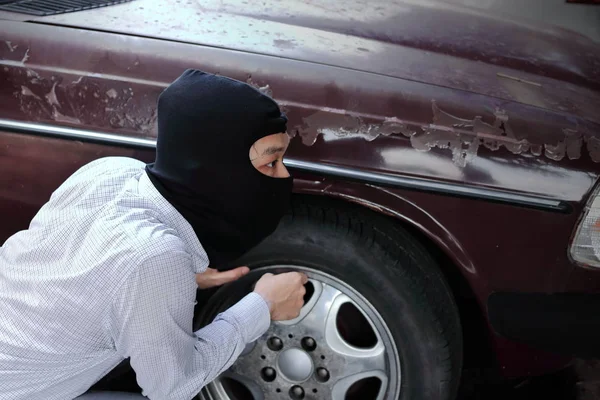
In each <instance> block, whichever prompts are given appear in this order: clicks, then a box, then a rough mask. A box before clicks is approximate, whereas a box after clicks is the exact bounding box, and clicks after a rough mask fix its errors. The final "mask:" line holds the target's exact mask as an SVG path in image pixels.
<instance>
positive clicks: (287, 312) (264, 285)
mask: <svg viewBox="0 0 600 400" xmlns="http://www.w3.org/2000/svg"><path fill="white" fill-rule="evenodd" d="M306 282H308V277H307V276H306V274H303V273H300V272H287V273H284V274H279V275H273V274H264V275H263V276H262V278H260V279H259V280H258V282H256V286H255V287H254V292H255V293H258V294H259V295H261V296H262V298H263V299H265V301H266V302H267V304H269V309H270V311H271V319H272V320H273V321H285V320H290V319H294V318H296V317H297V316H298V315H300V309H301V308H302V306H303V305H304V294H305V293H306V289H305V288H304V285H305V284H306Z"/></svg>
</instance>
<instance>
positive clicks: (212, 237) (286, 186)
mask: <svg viewBox="0 0 600 400" xmlns="http://www.w3.org/2000/svg"><path fill="white" fill-rule="evenodd" d="M286 124H287V118H286V116H285V115H284V114H283V113H282V112H281V111H280V109H279V106H278V105H277V103H276V102H275V101H274V100H273V99H271V98H270V97H268V96H266V95H265V94H263V93H261V92H259V91H258V90H256V89H255V88H253V87H251V86H250V85H248V84H246V83H242V82H239V81H236V80H233V79H230V78H227V77H223V76H217V75H212V74H208V73H205V72H202V71H198V70H191V69H190V70H186V71H185V72H184V73H183V74H182V75H181V76H180V77H179V78H178V79H177V80H175V82H173V83H172V84H171V85H170V86H169V87H168V88H166V89H165V90H164V91H163V93H161V95H160V96H159V100H158V141H157V149H156V160H155V162H154V163H152V164H149V165H148V166H147V167H146V171H147V173H148V176H149V177H150V180H151V181H152V183H153V184H154V186H155V187H156V188H157V190H158V191H159V192H160V193H161V195H162V196H163V197H164V198H165V199H166V200H167V201H169V203H171V204H172V205H173V206H174V207H175V209H177V211H179V213H180V214H181V215H182V216H183V217H184V218H185V219H186V220H187V221H188V222H189V223H190V225H191V226H192V228H193V229H194V232H195V233H196V235H197V236H198V240H199V241H200V243H201V244H202V246H203V247H204V250H205V251H206V253H207V255H208V257H209V261H210V265H211V267H213V268H227V267H229V266H230V265H229V264H230V263H231V262H232V261H235V259H237V258H239V257H240V256H241V255H243V254H244V253H246V252H247V251H249V250H250V249H252V248H253V247H254V246H256V245H257V244H258V243H260V242H261V241H262V240H263V239H265V238H266V237H267V236H269V235H270V234H271V233H272V232H273V231H274V230H275V228H276V227H277V225H278V223H279V221H280V220H281V218H282V217H283V215H284V214H285V212H286V210H287V208H288V206H289V202H290V196H291V191H292V178H291V177H290V178H273V177H269V176H266V175H263V174H262V173H260V172H259V171H257V170H256V168H254V166H253V165H252V163H251V161H250V160H249V157H248V154H249V150H250V148H251V146H252V145H253V144H254V143H255V142H256V141H257V140H259V139H261V138H263V137H265V136H269V135H272V134H274V133H284V132H285V131H286Z"/></svg>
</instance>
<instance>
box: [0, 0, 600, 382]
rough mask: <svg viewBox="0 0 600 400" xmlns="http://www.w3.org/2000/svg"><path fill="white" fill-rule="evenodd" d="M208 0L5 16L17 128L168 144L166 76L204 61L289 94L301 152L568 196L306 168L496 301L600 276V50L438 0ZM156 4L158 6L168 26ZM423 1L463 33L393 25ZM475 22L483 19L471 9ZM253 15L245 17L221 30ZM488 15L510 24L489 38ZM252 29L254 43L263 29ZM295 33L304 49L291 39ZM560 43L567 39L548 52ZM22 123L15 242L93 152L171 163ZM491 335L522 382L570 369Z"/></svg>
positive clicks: (11, 138) (6, 108)
mask: <svg viewBox="0 0 600 400" xmlns="http://www.w3.org/2000/svg"><path fill="white" fill-rule="evenodd" d="M190 4H191V3H190ZM198 4H199V3H194V4H193V9H194V10H198V7H200V6H198ZM202 4H203V5H202V7H204V8H205V9H200V10H199V11H194V12H192V10H191V9H189V8H185V7H188V6H185V7H184V6H179V5H176V4H175V3H174V2H171V1H166V2H150V1H146V0H140V1H136V2H132V3H128V4H126V5H120V6H115V7H108V8H105V9H99V10H94V11H88V12H81V13H73V14H64V15H59V16H55V17H44V18H41V19H39V18H29V17H28V18H27V19H33V20H35V23H32V22H21V21H19V19H25V18H24V17H23V16H17V15H15V14H9V13H0V37H2V38H3V40H4V43H2V42H0V126H2V120H6V121H21V122H28V123H33V124H40V126H43V125H52V126H62V127H66V128H68V129H81V130H85V131H87V132H106V133H110V134H113V135H117V136H122V137H135V138H141V139H148V140H150V141H152V140H154V139H155V138H156V134H157V132H156V99H157V96H158V95H159V93H160V92H161V91H162V90H163V88H164V87H165V86H167V85H168V84H169V83H170V82H171V81H172V80H174V79H175V78H176V77H177V76H178V75H179V74H181V72H183V70H184V69H185V68H199V69H203V70H205V71H208V72H213V73H220V74H223V75H226V76H230V77H232V78H235V79H240V80H242V81H246V82H248V83H250V84H252V85H254V86H256V87H257V88H260V89H261V90H263V91H265V92H267V93H269V94H272V95H273V96H274V98H275V99H276V100H278V102H280V103H281V104H282V106H283V108H284V109H285V111H286V112H287V113H288V115H289V118H290V122H289V124H288V127H289V133H291V134H292V135H294V136H295V138H294V139H293V140H292V143H291V146H290V149H289V153H288V157H289V158H291V159H294V160H299V161H301V162H310V163H313V164H315V165H322V166H335V167H338V168H352V169H354V170H360V171H365V172H368V173H371V174H386V176H393V177H399V178H402V179H406V180H411V179H413V180H416V179H419V180H421V182H425V183H426V184H427V183H433V182H437V183H443V184H445V185H450V186H454V187H460V188H464V187H466V188H477V189H483V190H489V191H492V192H495V193H500V194H507V195H508V194H513V195H527V196H531V197H532V198H534V199H535V198H538V199H540V201H542V200H548V201H550V200H557V201H560V202H563V203H565V204H566V205H568V209H565V210H563V212H559V211H556V210H554V211H552V210H544V209H535V208H530V207H522V206H518V205H516V204H507V203H506V202H504V203H502V202H490V201H484V200H482V199H477V198H476V197H477V196H475V198H472V197H473V196H472V197H471V198H469V197H468V196H467V197H465V196H456V195H452V196H448V195H443V194H442V193H440V192H439V191H438V192H437V193H432V192H430V191H427V190H411V189H408V188H406V187H401V186H398V185H396V186H395V185H388V186H385V185H378V184H369V183H365V182H355V181H351V180H347V179H343V178H341V177H332V176H328V175H326V174H319V173H317V172H306V171H297V172H296V173H295V177H296V185H295V190H296V192H297V193H304V194H312V195H319V196H328V197H332V198H337V199H341V200H343V201H349V202H353V203H356V204H359V205H361V206H363V207H367V208H370V209H372V210H375V211H377V212H381V213H383V214H386V215H389V216H391V217H393V218H397V219H398V220H400V221H403V222H404V223H406V224H409V225H411V226H413V227H415V228H416V229H418V230H420V231H421V232H422V233H423V234H424V235H426V236H427V237H429V238H430V239H431V241H432V242H433V243H435V244H436V245H438V246H439V247H440V248H441V249H442V250H443V251H444V252H445V253H446V254H447V255H448V256H449V258H450V259H451V260H452V261H453V262H454V264H455V265H456V267H457V268H459V269H460V271H461V273H462V274H463V276H464V277H465V278H466V280H467V281H468V282H469V284H470V286H471V288H472V290H473V292H474V293H475V295H476V298H477V300H478V302H479V304H480V306H481V308H482V311H483V312H484V314H485V301H486V298H487V296H488V295H489V294H490V293H492V292H494V291H497V290H508V289H510V290H517V291H542V292H561V291H566V290H581V291H587V290H598V289H600V284H599V282H600V273H599V272H598V271H591V270H585V271H584V270H582V269H581V268H578V267H576V266H575V265H574V264H573V263H572V262H571V260H570V259H569V257H568V252H567V245H568V243H569V241H570V237H571V235H572V232H573V229H574V227H575V226H576V223H577V222H578V220H579V216H580V213H581V211H582V209H583V206H584V204H585V201H586V200H587V198H588V197H589V195H590V193H591V192H592V190H593V188H594V186H595V184H596V181H597V179H598V174H599V173H600V166H599V164H597V162H598V161H600V125H599V119H598V114H597V112H595V111H594V110H597V109H598V107H597V106H598V104H599V99H600V95H599V91H598V82H599V78H598V66H599V65H600V64H599V61H598V53H593V51H594V50H595V49H597V45H596V44H594V43H592V42H591V41H589V40H588V39H585V38H581V37H578V36H574V35H573V34H572V33H566V32H562V31H556V32H555V31H552V30H549V31H548V30H547V29H546V28H539V27H538V28H535V29H534V28H533V27H531V26H529V25H524V24H522V23H517V22H511V21H506V20H502V19H499V18H495V17H490V16H484V15H481V13H480V12H476V11H473V10H466V9H462V8H460V9H457V8H455V7H454V8H453V7H450V6H448V7H446V8H443V7H442V8H441V9H432V8H431V7H430V6H429V4H430V3H429V2H424V3H423V4H424V5H417V4H413V3H408V2H404V3H402V4H404V6H405V7H406V9H404V8H401V7H400V6H399V4H400V3H394V4H395V5H396V6H398V7H400V8H398V9H395V10H396V11H394V12H395V13H392V14H390V13H387V11H385V10H384V11H385V12H384V14H386V16H382V15H379V14H378V13H376V12H375V11H377V10H375V9H371V8H369V9H368V10H367V11H364V10H363V11H362V13H364V14H365V15H361V11H360V10H354V11H348V13H350V14H351V15H352V16H353V17H354V18H358V19H360V18H363V19H365V20H368V26H367V25H365V23H366V22H365V21H362V22H361V21H357V22H356V24H355V25H356V26H351V25H353V24H346V25H345V28H343V27H341V26H338V25H339V23H340V21H341V20H343V19H344V18H346V17H348V18H349V15H350V14H349V15H346V14H344V13H343V12H342V8H343V7H342V6H339V4H338V6H339V8H335V9H331V7H333V6H332V5H323V4H321V6H322V8H323V7H325V9H326V10H328V11H327V15H328V16H329V17H328V18H329V19H327V21H323V20H319V19H318V18H317V17H315V16H314V15H312V14H314V12H315V11H314V10H312V9H309V8H310V7H308V6H306V7H308V8H307V9H306V10H304V8H302V7H303V6H302V4H303V3H299V2H298V3H294V7H296V8H294V10H295V11H297V14H294V15H295V16H293V17H292V16H290V15H285V13H286V12H288V14H289V13H290V11H285V10H282V9H281V8H280V6H278V5H277V4H278V3H276V2H266V3H264V4H263V7H265V8H260V7H258V8H252V10H253V11H252V14H251V15H248V13H249V12H250V11H248V8H247V7H246V6H245V5H244V2H221V3H219V4H217V3H215V2H202ZM311 4H312V3H311ZM431 4H433V3H431ZM435 4H438V3H435ZM313 5H314V4H313ZM376 5H377V7H385V6H384V5H381V4H380V3H376ZM269 6H270V7H271V8H270V11H271V12H270V13H269V15H266V14H267V12H266V10H267V8H268V7H269ZM128 7H129V8H131V7H134V8H135V10H138V13H137V14H136V13H134V12H133V11H131V10H130V11H127V10H129V8H128ZM139 7H143V8H144V10H145V11H144V10H140V9H139ZM146 7H149V8H148V9H146ZM152 7H161V10H162V11H161V13H160V14H159V13H158V11H160V10H158V9H154V8H152ZM169 7H170V8H169ZM189 7H191V6H189ZM306 7H305V8H306ZM347 7H348V10H350V9H352V7H355V4H354V3H352V2H350V3H347ZM369 7H371V6H369ZM372 7H375V5H373V6H372ZM427 7H429V8H427ZM148 10H150V11H148ZM169 10H170V11H172V12H171V13H169V12H168V11H169ZM185 10H187V11H185ZM261 10H262V11H261ZM301 10H304V11H303V12H304V14H302V13H300V11H301ZM373 10H375V11H373ZM415 10H416V11H415ZM427 10H429V11H430V12H429V13H427V12H426V11H427ZM184 11H185V12H184ZM379 11H381V10H379ZM195 12H198V13H199V14H202V15H201V16H200V17H198V20H196V22H197V24H194V19H193V18H190V19H189V20H188V19H186V18H183V17H184V16H186V15H197V14H195ZM190 13H191V14H190ZM339 13H341V16H340V15H338V14H339ZM415 13H416V14H415ZM220 14H221V16H219V15H220ZM150 15H158V16H157V17H156V18H157V19H156V21H155V22H154V23H152V21H153V20H151V19H149V17H150ZM300 15H302V17H301V18H299V16H300ZM419 15H421V16H422V18H421V17H420V18H421V19H420V20H421V21H423V23H424V26H434V25H436V23H442V22H445V23H447V26H446V29H450V28H451V32H452V35H450V36H454V37H455V38H456V40H455V41H454V42H453V41H452V40H450V39H448V37H446V36H444V35H443V34H442V33H443V30H440V31H439V32H438V31H436V30H434V32H432V33H431V36H428V33H427V32H426V31H425V30H423V29H421V28H419V24H417V23H415V24H405V26H404V27H399V26H396V25H402V24H399V23H398V24H387V25H385V24H384V25H381V26H380V23H381V21H382V20H384V19H385V18H388V17H390V18H391V16H393V17H394V18H400V19H399V20H396V19H394V20H393V21H396V22H402V21H404V22H408V21H410V20H411V19H414V18H415V16H419ZM208 16H210V18H209V17H208ZM213 17H214V19H212V18H213ZM380 17H381V18H380ZM384 17H385V18H384ZM466 17H470V19H468V20H469V21H472V24H471V25H472V26H471V25H470V24H466V23H465V24H463V23H462V21H463V20H465V18H466ZM2 18H5V19H4V20H2ZM240 18H241V19H240ZM424 18H425V19H424ZM427 18H429V19H427ZM461 18H462V19H461ZM9 19H10V20H9ZM206 19H208V22H207V21H206ZM292 20H293V22H292ZM177 21H178V22H177ZM203 21H204V22H203ZM241 21H243V22H244V24H241ZM250 21H254V22H250ZM261 21H262V22H261ZM298 21H299V22H298ZM336 21H337V22H336ZM117 22H118V23H117ZM145 22H147V24H146V23H145ZM234 22H237V24H235V27H236V29H238V28H239V27H242V26H243V27H244V28H243V29H242V28H239V29H242V31H240V32H232V31H226V32H225V33H223V32H222V30H219V31H215V32H216V33H215V32H209V31H213V30H214V29H217V28H218V29H221V27H220V26H221V25H220V24H222V25H223V26H224V27H231V26H234V25H231V24H233V23H234ZM425 22H427V23H426V24H425ZM177 23H179V24H180V26H176V25H177ZM249 24H253V25H252V26H250V25H249ZM254 24H260V25H261V28H260V29H259V32H254V31H255V30H256V29H255V28H254ZM336 24H337V25H336ZM490 24H491V25H490ZM55 25H70V26H72V27H67V26H55ZM463 25H464V26H463ZM250 27H251V28H252V29H250ZM368 27H370V28H369V29H367V28H368ZM371 28H372V29H371ZM375 28H377V29H375ZM485 28H488V30H490V31H493V32H492V33H489V34H487V36H483V38H484V39H485V40H476V39H477V38H481V37H482V36H481V35H486V33H485V31H486V29H485ZM492 28H493V29H492ZM222 29H225V28H222ZM344 29H345V30H344ZM348 29H350V31H348ZM548 29H549V28H548ZM107 30H113V31H114V30H120V31H122V32H123V33H124V34H118V33H114V32H102V31H107ZM382 32H384V33H385V32H388V33H389V35H388V36H385V35H384V36H382V35H383V33H382ZM494 32H495V33H494ZM498 32H500V33H498ZM524 32H525V33H528V34H531V35H533V38H532V42H531V43H521V42H520V41H519V40H517V38H518V37H519V36H518V35H519V34H524ZM246 33H247V34H248V38H251V40H248V41H246V40H244V39H247V38H244V37H242V36H245V34H246ZM177 35H183V36H181V37H180V36H177ZM498 35H500V36H498ZM290 36H293V38H294V41H297V42H298V43H297V44H294V45H292V44H290V43H288V42H286V41H289V40H291V39H290ZM500 37H501V38H503V39H502V40H503V42H502V43H503V44H502V45H500V44H498V43H496V42H497V41H499V39H498V38H500ZM159 38H163V39H167V40H160V39H159ZM426 39H427V40H426ZM453 43H454V44H453ZM438 44H439V46H437V45H438ZM542 45H544V46H545V47H544V48H545V49H550V48H551V49H554V50H553V51H552V52H542V51H538V50H537V49H538V47H539V46H542ZM477 46H484V47H482V48H479V47H477ZM549 46H550V47H549ZM453 49H454V50H453ZM486 49H487V50H486ZM507 49H508V50H507ZM365 50H367V51H365ZM503 51H504V52H503ZM590 54H591V55H590ZM501 55H502V57H501ZM493 60H495V61H493ZM424 66H426V68H425V67H424ZM499 73H500V74H501V75H498V74H499ZM503 75H505V76H508V77H509V78H506V77H503ZM514 78H517V79H514ZM532 83H533V84H532ZM0 129H2V128H0ZM17 131H18V130H15V129H12V130H9V129H6V128H5V129H4V131H1V130H0V168H1V170H2V171H5V172H6V173H5V174H2V175H0V211H2V212H3V213H4V214H3V215H10V214H12V215H11V218H9V222H8V223H5V224H2V226H0V243H1V242H3V241H4V240H5V239H6V238H7V237H8V236H9V235H10V234H12V233H14V232H15V231H16V230H18V229H24V228H26V227H27V224H28V223H29V220H30V219H31V217H32V216H33V215H34V214H35V212H36V211H37V209H38V208H39V207H40V206H41V205H42V204H43V203H44V202H45V201H46V200H47V199H48V197H49V196H50V194H51V192H52V191H53V190H54V189H55V188H56V187H58V186H59V185H60V183H61V182H62V181H63V180H64V179H66V177H67V176H68V175H69V174H70V173H72V172H74V171H75V170H76V169H77V168H78V167H80V166H82V165H83V164H85V163H86V162H88V161H91V160H93V159H96V158H99V157H104V156H108V155H122V156H129V157H134V158H138V159H140V160H143V161H151V160H152V158H153V152H152V150H151V149H147V148H146V149H141V148H136V147H135V146H133V147H126V146H115V145H110V143H88V142H87V141H77V140H66V139H64V138H56V137H41V136H36V135H32V132H17ZM38 133H39V132H38ZM67 136H68V135H67ZM72 139H75V138H72ZM490 336H491V339H492V343H493V346H494V348H495V349H496V355H497V358H498V362H499V365H500V366H501V367H502V371H503V372H504V373H505V374H506V375H507V376H517V375H528V374H536V373H540V372H542V371H544V370H547V369H550V368H553V367H555V366H556V365H559V364H561V363H564V358H560V357H554V356H551V355H548V354H546V353H541V352H537V351H534V350H532V349H530V348H528V347H526V346H523V345H519V344H516V343H513V342H510V341H507V340H505V339H503V338H500V337H497V336H495V335H493V334H491V335H490Z"/></svg>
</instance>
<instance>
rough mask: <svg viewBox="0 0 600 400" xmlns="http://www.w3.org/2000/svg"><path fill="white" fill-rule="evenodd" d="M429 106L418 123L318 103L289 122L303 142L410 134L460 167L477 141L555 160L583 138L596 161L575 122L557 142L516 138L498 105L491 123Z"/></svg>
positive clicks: (421, 147) (577, 150) (576, 152)
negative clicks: (428, 115) (425, 120)
mask: <svg viewBox="0 0 600 400" xmlns="http://www.w3.org/2000/svg"><path fill="white" fill-rule="evenodd" d="M432 112H433V120H432V122H431V124H429V125H424V126H418V125H416V124H414V123H412V122H408V121H403V120H401V119H399V118H395V117H393V118H385V119H384V120H383V122H378V123H371V122H365V121H364V119H363V117H361V116H357V115H353V114H350V113H347V112H345V111H344V110H336V109H329V108H324V109H321V110H319V111H317V112H315V113H314V114H312V115H310V116H308V117H305V118H303V119H302V122H303V123H302V125H299V126H296V127H295V128H294V130H293V132H292V136H295V135H296V134H298V135H300V137H301V138H302V143H303V144H304V145H306V146H312V145H313V144H314V143H315V142H316V140H317V137H318V136H319V135H323V136H324V137H336V138H363V139H365V140H366V141H372V140H375V139H376V138H378V137H379V136H382V135H383V136H389V135H394V134H402V135H403V136H405V137H407V138H410V143H411V146H412V147H413V148H414V149H415V150H417V151H422V152H427V151H430V150H431V149H433V148H435V147H437V148H440V149H449V150H450V151H451V154H452V161H453V163H454V164H455V165H457V166H459V167H465V166H466V165H467V164H468V163H469V161H470V160H472V159H473V158H474V157H476V156H477V153H478V151H479V149H480V147H481V146H484V147H486V148H487V149H489V150H492V151H496V150H499V149H500V148H501V147H504V148H505V149H507V150H508V151H510V152H511V153H513V154H527V153H531V154H532V155H534V156H536V157H539V156H541V155H542V154H543V155H544V156H545V157H547V158H549V159H551V160H554V161H560V160H562V159H564V158H565V156H566V157H568V158H569V159H570V160H576V159H579V158H580V157H581V149H582V147H583V145H584V143H585V144H587V149H588V152H589V154H590V157H591V158H592V160H593V161H595V162H600V139H597V138H596V137H594V136H592V135H591V134H587V135H586V134H583V133H582V132H581V131H580V130H578V129H576V128H569V129H563V130H562V134H563V135H564V138H563V139H562V140H560V141H558V142H557V143H543V142H534V141H533V140H531V139H530V138H529V139H526V138H519V137H518V136H517V135H516V134H515V132H514V131H513V129H512V127H511V125H510V123H509V117H508V115H507V113H506V111H505V110H502V109H500V108H497V109H496V110H495V112H494V121H493V122H492V123H487V122H484V121H483V118H482V117H481V116H476V117H475V118H473V119H463V118H459V117H457V116H454V115H452V114H450V113H448V112H445V111H443V110H442V109H440V108H439V106H438V105H437V103H436V102H435V100H433V101H432ZM368 119H369V120H374V119H376V118H375V117H369V118H368ZM379 120H381V118H379Z"/></svg>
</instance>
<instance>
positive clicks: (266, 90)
mask: <svg viewBox="0 0 600 400" xmlns="http://www.w3.org/2000/svg"><path fill="white" fill-rule="evenodd" d="M246 83H247V84H248V85H250V86H252V87H254V88H255V89H258V90H259V91H260V92H261V93H263V94H266V95H267V96H269V97H273V90H271V87H270V86H269V84H266V85H264V86H261V85H259V84H258V83H256V82H255V81H253V80H252V75H248V79H246Z"/></svg>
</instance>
